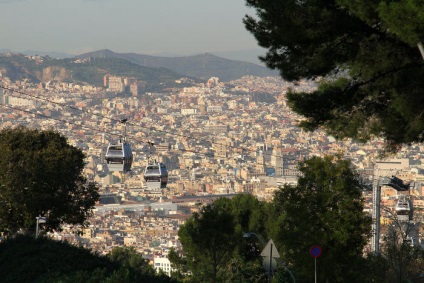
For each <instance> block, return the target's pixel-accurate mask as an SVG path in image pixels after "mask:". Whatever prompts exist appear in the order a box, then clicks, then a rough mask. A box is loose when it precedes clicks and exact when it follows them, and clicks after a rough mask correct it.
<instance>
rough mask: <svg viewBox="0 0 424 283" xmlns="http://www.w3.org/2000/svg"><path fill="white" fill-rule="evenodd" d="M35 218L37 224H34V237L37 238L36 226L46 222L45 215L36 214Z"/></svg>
mask: <svg viewBox="0 0 424 283" xmlns="http://www.w3.org/2000/svg"><path fill="white" fill-rule="evenodd" d="M35 219H36V220H37V224H36V226H35V238H36V239H37V238H38V226H39V224H43V223H46V220H47V219H46V217H42V216H37V217H35Z"/></svg>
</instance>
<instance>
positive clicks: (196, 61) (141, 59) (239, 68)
mask: <svg viewBox="0 0 424 283" xmlns="http://www.w3.org/2000/svg"><path fill="white" fill-rule="evenodd" d="M90 57H92V58H121V59H126V60H128V61H130V62H132V63H134V64H137V65H140V66H144V67H154V68H166V69H169V70H171V71H173V72H176V73H178V74H181V75H184V76H188V77H195V78H199V79H201V80H207V79H209V78H211V77H219V78H220V80H222V81H231V80H235V79H239V78H241V77H243V76H246V75H252V76H257V77H266V76H278V72H277V71H273V70H270V69H268V68H266V67H263V66H260V65H257V64H253V63H250V62H244V61H236V60H229V59H224V58H221V57H218V56H215V55H213V54H210V53H204V54H199V55H193V56H184V57H160V56H151V55H142V54H135V53H116V52H113V51H111V50H109V49H104V50H99V51H94V52H89V53H85V54H81V55H78V56H77V58H80V59H83V58H90Z"/></svg>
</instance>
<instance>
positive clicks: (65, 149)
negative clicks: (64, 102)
mask: <svg viewBox="0 0 424 283" xmlns="http://www.w3.org/2000/svg"><path fill="white" fill-rule="evenodd" d="M0 147H1V148H2V150H1V158H0V203H1V205H0V232H1V233H3V234H4V235H6V236H7V235H13V234H15V233H16V232H18V231H23V232H28V231H34V230H35V225H36V217H37V216H45V217H48V219H47V223H45V224H42V226H43V228H44V229H45V230H52V229H59V228H60V225H61V224H63V223H68V224H73V225H77V226H78V225H84V224H85V221H86V219H87V217H88V216H90V215H91V209H92V208H93V207H94V205H95V203H96V201H97V200H98V198H99V194H98V189H97V187H96V185H95V184H94V183H87V180H86V179H85V177H83V175H82V170H83V168H84V165H85V164H84V158H85V156H84V154H83V152H82V151H81V150H80V149H78V148H76V147H73V146H71V145H69V144H68V143H67V139H66V138H65V137H64V136H61V135H60V134H58V133H56V132H54V131H50V130H49V131H39V130H30V129H26V128H23V127H21V128H16V129H3V130H2V131H0Z"/></svg>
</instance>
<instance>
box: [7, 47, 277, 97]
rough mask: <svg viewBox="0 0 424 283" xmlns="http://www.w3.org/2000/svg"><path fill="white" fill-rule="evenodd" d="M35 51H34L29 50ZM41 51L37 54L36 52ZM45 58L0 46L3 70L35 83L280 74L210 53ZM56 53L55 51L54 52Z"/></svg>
mask: <svg viewBox="0 0 424 283" xmlns="http://www.w3.org/2000/svg"><path fill="white" fill-rule="evenodd" d="M28 53H29V54H31V52H30V51H28ZM35 54H37V53H35ZM38 55H41V56H44V57H43V60H41V61H37V60H35V59H34V58H33V59H30V58H28V57H26V56H24V55H22V54H15V53H11V52H10V50H5V49H0V72H1V73H2V74H3V75H4V76H7V77H9V78H10V79H12V80H13V81H14V80H19V79H25V78H28V79H30V80H31V81H33V82H47V81H51V80H55V81H66V82H85V83H89V84H92V85H102V83H103V76H104V75H106V74H109V75H115V76H127V77H134V78H137V79H139V80H142V81H145V82H146V84H147V86H148V88H147V89H146V90H150V91H153V90H159V89H163V88H166V87H174V86H181V84H179V85H177V84H176V81H177V80H178V79H180V78H182V77H187V78H188V80H185V82H187V81H192V82H201V81H206V80H207V79H209V78H211V77H219V79H220V80H221V81H224V82H225V81H231V80H235V79H239V78H241V77H243V76H246V75H251V76H258V77H264V76H278V73H277V72H276V71H272V70H270V69H267V68H265V67H263V66H260V65H257V64H254V63H250V62H244V61H237V60H229V59H224V58H221V57H218V56H215V55H212V54H209V53H205V54H199V55H193V56H184V57H163V56H151V55H141V54H134V53H116V52H113V51H111V50H108V49H105V50H99V51H95V52H90V53H85V54H81V55H78V56H75V57H73V58H63V59H57V57H52V56H51V55H48V56H46V55H45V54H42V52H40V53H38ZM52 55H54V53H52Z"/></svg>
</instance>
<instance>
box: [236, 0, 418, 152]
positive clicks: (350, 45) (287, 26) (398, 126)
mask: <svg viewBox="0 0 424 283" xmlns="http://www.w3.org/2000/svg"><path fill="white" fill-rule="evenodd" d="M246 3H247V5H248V6H250V7H253V8H255V9H256V13H257V17H254V16H246V17H245V18H244V24H245V27H246V29H247V30H248V31H250V32H251V33H252V34H253V35H254V36H255V38H256V40H257V41H258V44H259V45H260V46H262V47H264V48H266V49H268V51H267V53H266V55H265V56H262V57H261V58H260V59H261V60H262V61H263V62H265V63H266V65H267V66H268V67H270V68H272V69H278V70H280V72H281V76H282V77H283V78H284V79H286V80H289V81H294V82H297V81H298V80H300V79H320V80H319V81H320V83H319V87H318V89H317V90H315V91H313V93H295V92H289V93H288V94H287V99H288V102H289V105H290V106H291V108H292V109H293V110H294V111H296V112H297V113H299V114H301V115H303V116H304V117H305V118H306V119H305V120H304V121H302V122H301V124H300V125H301V126H302V127H303V128H305V129H308V130H314V129H317V128H319V127H323V128H325V129H326V130H327V132H328V133H329V134H331V135H333V136H335V137H337V138H340V139H341V138H346V137H350V138H354V139H357V140H358V141H368V140H370V139H372V138H374V137H382V138H384V139H385V140H386V145H387V150H390V151H396V150H397V149H399V147H400V146H401V145H402V144H404V143H406V144H409V143H413V142H422V141H424V135H423V132H424V116H423V111H424V96H423V95H422V93H423V90H424V80H423V77H424V61H423V58H422V57H421V54H420V52H419V49H418V48H417V44H418V43H419V42H422V41H424V40H423V39H424V9H423V4H422V2H421V1H418V0H405V1H382V0H379V1H378V0H377V1H349V0H328V1H327V0H325V1H308V0H279V1H278V0H277V1H275V0H246Z"/></svg>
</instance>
